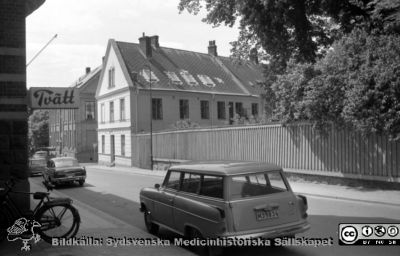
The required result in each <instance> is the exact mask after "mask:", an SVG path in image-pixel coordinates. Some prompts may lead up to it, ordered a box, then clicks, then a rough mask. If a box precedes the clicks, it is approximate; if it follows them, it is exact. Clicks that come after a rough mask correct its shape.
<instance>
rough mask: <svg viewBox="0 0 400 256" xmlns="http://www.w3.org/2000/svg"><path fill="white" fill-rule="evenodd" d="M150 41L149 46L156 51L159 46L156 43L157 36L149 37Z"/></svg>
mask: <svg viewBox="0 0 400 256" xmlns="http://www.w3.org/2000/svg"><path fill="white" fill-rule="evenodd" d="M150 41H151V46H153V47H154V48H155V49H158V48H159V47H160V44H159V42H158V36H151V37H150Z"/></svg>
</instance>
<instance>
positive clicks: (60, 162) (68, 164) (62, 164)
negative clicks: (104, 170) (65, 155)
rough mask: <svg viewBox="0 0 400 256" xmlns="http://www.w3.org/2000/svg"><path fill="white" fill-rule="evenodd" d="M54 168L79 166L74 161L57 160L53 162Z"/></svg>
mask: <svg viewBox="0 0 400 256" xmlns="http://www.w3.org/2000/svg"><path fill="white" fill-rule="evenodd" d="M54 163H55V165H56V167H76V166H79V164H78V161H77V160H76V159H58V160H57V161H54Z"/></svg>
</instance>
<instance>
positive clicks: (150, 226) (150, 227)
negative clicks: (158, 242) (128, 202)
mask: <svg viewBox="0 0 400 256" xmlns="http://www.w3.org/2000/svg"><path fill="white" fill-rule="evenodd" d="M144 224H145V225H146V229H147V231H148V232H149V233H150V234H152V235H157V233H158V229H159V226H158V225H157V224H154V223H153V222H152V221H151V216H150V213H149V212H148V211H147V210H145V211H144Z"/></svg>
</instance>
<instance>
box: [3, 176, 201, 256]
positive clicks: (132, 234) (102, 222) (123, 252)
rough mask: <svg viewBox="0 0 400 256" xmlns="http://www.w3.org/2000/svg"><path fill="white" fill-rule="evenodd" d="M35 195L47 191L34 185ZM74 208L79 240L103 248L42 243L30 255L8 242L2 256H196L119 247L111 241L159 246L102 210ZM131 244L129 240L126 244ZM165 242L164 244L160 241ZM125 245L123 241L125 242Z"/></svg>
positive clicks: (162, 247) (163, 247) (164, 248)
mask: <svg viewBox="0 0 400 256" xmlns="http://www.w3.org/2000/svg"><path fill="white" fill-rule="evenodd" d="M31 191H44V188H43V187H42V186H40V185H39V184H38V183H35V182H31ZM52 195H53V196H55V197H62V195H61V194H60V192H58V191H57V190H54V191H52ZM31 205H32V206H34V205H35V202H34V201H33V200H32V201H31ZM73 206H74V207H76V208H77V209H78V210H79V214H80V216H81V219H82V221H81V225H80V228H79V232H78V234H77V235H76V237H77V238H84V239H85V237H86V238H91V237H93V238H99V239H102V242H103V245H102V246H96V245H93V243H92V245H87V246H76V245H75V246H52V245H51V244H49V243H46V242H45V241H39V242H38V243H37V244H34V243H32V242H30V243H29V244H31V250H30V251H27V252H25V251H21V246H22V241H20V240H18V241H14V242H8V241H3V242H2V243H0V255H1V256H15V255H23V256H28V255H29V256H61V255H64V256H67V255H71V256H72V255H73V256H101V255H104V256H108V255H116V256H130V255H159V254H160V250H161V251H162V255H171V256H173V255H179V256H185V255H193V254H192V253H191V252H190V251H188V250H185V249H183V248H181V247H176V246H173V245H170V246H168V245H165V244H164V245H161V244H159V245H154V244H153V245H149V244H142V245H139V244H136V245H133V244H130V245H122V244H118V245H116V243H115V242H116V240H112V239H110V238H114V239H116V238H118V239H123V238H124V237H126V238H127V239H128V240H129V239H131V238H133V239H135V238H138V239H141V240H142V242H143V241H144V240H146V239H149V240H148V243H150V242H152V243H155V242H156V241H157V239H158V238H156V237H154V236H152V235H150V234H149V233H147V232H145V231H143V230H141V229H138V228H137V227H134V226H132V225H129V224H128V223H125V222H123V221H121V220H119V219H117V218H114V217H113V216H111V215H108V214H106V213H104V212H102V211H100V210H97V209H95V208H93V207H90V206H89V205H86V204H83V203H80V202H79V201H74V202H73ZM126 241H127V240H126ZM160 241H164V240H160ZM121 242H123V241H121Z"/></svg>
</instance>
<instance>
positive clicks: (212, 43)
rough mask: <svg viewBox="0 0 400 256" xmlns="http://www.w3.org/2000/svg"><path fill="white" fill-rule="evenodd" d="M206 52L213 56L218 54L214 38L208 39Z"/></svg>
mask: <svg viewBox="0 0 400 256" xmlns="http://www.w3.org/2000/svg"><path fill="white" fill-rule="evenodd" d="M208 54H210V55H213V56H215V57H217V56H218V53H217V46H216V45H215V40H213V41H208Z"/></svg>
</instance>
